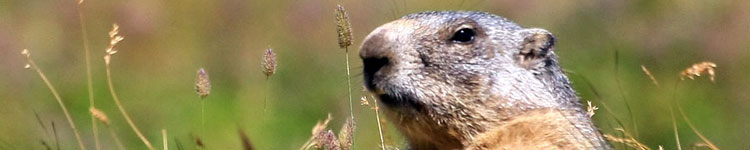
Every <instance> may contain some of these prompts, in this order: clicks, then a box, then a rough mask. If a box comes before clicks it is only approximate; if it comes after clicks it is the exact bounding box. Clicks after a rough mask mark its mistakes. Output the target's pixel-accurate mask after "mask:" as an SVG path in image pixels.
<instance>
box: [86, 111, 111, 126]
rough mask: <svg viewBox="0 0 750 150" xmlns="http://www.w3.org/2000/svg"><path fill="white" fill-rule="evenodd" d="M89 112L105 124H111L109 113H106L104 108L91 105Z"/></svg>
mask: <svg viewBox="0 0 750 150" xmlns="http://www.w3.org/2000/svg"><path fill="white" fill-rule="evenodd" d="M89 113H91V116H94V118H96V120H99V121H101V122H102V123H104V125H107V126H109V117H107V114H104V112H102V110H99V109H96V108H94V107H91V108H89Z"/></svg>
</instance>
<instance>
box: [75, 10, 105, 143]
mask: <svg viewBox="0 0 750 150" xmlns="http://www.w3.org/2000/svg"><path fill="white" fill-rule="evenodd" d="M81 5H83V0H79V1H78V5H76V6H77V7H76V9H77V11H78V24H79V25H80V27H81V38H82V41H83V51H84V54H85V58H84V59H85V60H86V83H87V85H86V86H87V87H88V94H89V109H91V108H94V107H95V106H94V88H93V86H94V85H93V81H92V79H91V59H90V52H89V38H88V31H87V30H86V24H85V21H84V18H83V11H82V9H83V8H82V6H81ZM91 131H92V133H93V134H94V144H95V146H96V150H100V149H102V145H101V144H100V143H99V128H98V127H97V124H96V119H95V118H94V116H91Z"/></svg>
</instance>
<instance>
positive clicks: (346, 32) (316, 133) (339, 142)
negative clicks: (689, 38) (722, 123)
mask: <svg viewBox="0 0 750 150" xmlns="http://www.w3.org/2000/svg"><path fill="white" fill-rule="evenodd" d="M81 5H82V4H81V3H79V5H78V13H79V23H80V27H81V32H82V36H83V37H82V39H83V45H84V53H85V63H86V75H87V76H86V77H87V87H88V97H89V105H90V109H96V106H95V105H94V104H95V103H94V102H95V100H94V94H93V93H94V88H93V81H92V77H91V76H92V74H91V72H92V70H91V69H92V68H91V66H90V63H91V62H90V59H89V58H90V52H89V45H90V44H89V41H88V37H87V34H88V33H87V31H86V29H87V27H86V25H85V24H84V16H83V14H82V6H81ZM336 21H337V23H336V25H337V31H338V34H339V37H338V39H339V46H340V47H341V48H342V49H344V50H345V56H346V57H345V58H346V70H347V73H346V76H347V77H346V78H347V89H348V100H349V113H350V116H351V118H350V119H346V123H345V124H344V125H343V127H342V129H341V131H339V133H338V136H336V135H335V134H333V132H332V130H330V129H327V128H328V127H327V125H328V122H329V121H330V118H329V119H327V120H326V121H323V123H319V124H318V125H316V126H315V127H314V128H313V132H312V136H311V137H310V140H308V142H307V143H306V144H304V145H303V146H302V148H301V149H313V148H323V147H327V148H342V149H344V147H351V145H352V144H353V143H354V141H353V132H354V131H355V129H354V126H356V125H355V123H354V120H355V118H354V107H353V104H352V86H351V70H350V69H351V67H350V60H349V59H350V58H349V55H350V54H349V46H350V45H351V27H350V25H349V21H348V16H347V14H346V11H345V10H344V9H343V7H342V6H341V5H339V6H338V7H337V9H336ZM117 29H118V28H117V26H114V27H113V30H112V31H111V32H110V45H109V47H108V48H107V51H106V52H107V53H106V55H105V62H106V68H105V69H106V70H105V71H106V80H107V85H108V88H109V92H110V94H111V95H112V97H113V100H114V102H115V104H116V106H117V107H118V109H119V110H120V113H121V114H122V115H123V116H124V118H125V120H126V121H127V123H128V125H129V126H130V127H131V129H132V130H133V132H134V133H136V135H137V136H138V137H139V139H140V140H141V141H142V142H143V144H144V145H146V147H148V148H149V149H156V148H155V147H154V146H153V145H152V144H151V143H150V142H149V141H148V139H147V138H146V137H145V136H144V135H143V133H141V131H140V130H139V129H138V128H137V127H136V125H135V123H134V122H133V121H132V119H131V118H130V116H129V115H128V113H127V112H126V111H125V107H124V106H123V105H122V104H121V102H120V100H119V97H118V96H117V93H116V92H115V89H114V85H113V81H112V77H111V76H112V75H111V72H110V70H111V68H110V66H109V64H110V59H111V56H112V55H113V54H115V53H117V51H116V50H115V49H114V47H115V45H116V44H117V43H119V42H120V41H121V40H122V39H123V38H122V37H121V36H119V35H118V34H117V32H118V30H117ZM269 53H271V54H273V52H272V50H271V49H270V48H269V49H268V51H267V53H266V55H269ZM24 55H25V56H26V58H27V62H28V68H32V69H34V70H35V71H36V72H37V73H38V74H39V76H40V78H41V79H42V81H44V83H45V84H46V85H47V88H48V89H49V90H50V91H51V93H52V94H53V95H54V97H55V99H56V100H57V102H58V104H59V105H60V108H61V109H62V110H63V113H64V114H65V116H66V119H67V121H68V123H69V124H70V126H71V130H73V133H75V137H76V140H77V142H78V145H79V147H80V149H86V147H85V144H84V143H85V141H82V140H81V139H82V137H81V135H80V134H79V131H78V130H77V128H76V126H75V124H74V122H73V120H72V117H71V116H70V114H69V112H68V110H67V108H66V106H65V104H64V103H63V101H62V98H61V96H60V95H59V93H58V92H57V90H56V89H55V87H54V86H52V84H51V83H50V81H49V79H47V77H46V76H45V74H44V73H43V72H42V70H41V69H39V68H38V66H37V65H36V64H35V63H34V62H33V61H32V60H31V58H30V54H29V52H28V51H27V50H24ZM615 57H617V56H615ZM270 58H271V57H269V56H265V57H264V60H266V61H264V62H263V66H264V73H265V74H266V89H265V93H266V95H268V93H270V89H269V88H268V85H269V84H270V82H269V81H268V79H269V78H270V76H271V75H273V74H274V73H275V69H276V66H275V64H276V62H275V61H276V60H275V59H276V58H275V54H273V57H272V58H273V61H268V60H269V59H270ZM616 60H617V59H616ZM271 62H272V63H271ZM269 64H273V67H267V66H268V65H269ZM617 66H618V65H617V63H616V65H615V68H616V69H615V70H616V73H615V75H616V77H615V78H618V79H617V84H618V85H617V88H618V89H619V91H620V95H621V96H622V98H623V100H624V102H625V105H629V104H627V103H628V102H627V99H626V97H625V94H624V93H622V91H623V90H624V89H623V87H622V85H620V82H621V81H619V77H618V76H617V75H618V74H619V73H618V72H617V70H618V69H617ZM715 66H716V65H715V64H713V63H710V62H701V63H697V64H696V65H694V66H692V67H690V68H688V69H686V70H685V71H683V72H681V73H680V75H681V76H680V78H682V79H684V78H690V79H694V78H695V77H696V76H700V75H702V74H708V75H709V76H710V79H711V81H713V80H714V76H715V72H714V70H713V67H715ZM269 68H272V69H269ZM641 68H642V69H643V71H644V73H645V74H646V75H647V76H649V78H650V79H651V80H652V82H653V84H654V85H656V86H657V87H659V82H658V81H657V80H656V79H655V78H654V76H653V75H652V74H651V73H650V71H648V69H647V68H646V67H645V66H643V65H642V66H641ZM268 70H273V71H268ZM268 72H271V73H268ZM198 74H199V76H200V71H199V73H198ZM198 78H199V80H200V77H198ZM206 80H207V77H206ZM584 80H585V79H584ZM586 82H588V81H586ZM678 83H679V82H678ZM587 84H589V85H590V83H587ZM589 87H591V88H592V90H595V88H593V87H592V86H589ZM677 87H678V86H675V95H676V94H677V93H676V92H677ZM199 91H200V90H199ZM198 93H199V94H200V93H201V92H198ZM595 93H596V92H595ZM205 95H208V94H205ZM596 95H597V97H598V96H599V95H598V94H596ZM203 98H205V96H201V128H202V129H201V130H202V131H201V132H202V133H201V134H202V135H203V136H205V113H204V106H203V100H204V99H203ZM371 98H372V99H373V100H374V103H375V104H374V105H373V106H372V109H373V110H374V111H375V119H376V122H377V128H378V131H377V132H378V134H379V140H380V143H379V146H380V148H381V149H383V150H385V149H386V148H387V146H386V144H385V140H384V133H383V127H382V126H381V118H380V115H379V114H380V112H379V108H378V106H377V103H378V102H377V99H376V98H374V97H372V96H371ZM363 99H365V98H364V97H363ZM598 99H600V100H599V102H600V103H601V104H600V106H602V107H603V108H604V110H605V111H607V112H608V113H609V115H611V117H612V118H614V120H615V121H616V122H617V124H619V126H620V127H623V128H624V123H623V121H621V120H620V119H618V118H617V117H616V116H615V114H616V113H614V112H613V111H612V110H611V108H610V107H609V106H608V105H607V104H606V103H605V102H604V101H601V99H602V98H601V97H599V98H598ZM674 99H675V100H674V103H673V104H670V105H669V108H670V109H669V111H670V115H671V117H672V128H673V129H674V134H675V142H676V145H677V148H678V149H682V146H681V145H682V144H681V141H680V134H679V133H678V130H677V125H678V120H677V119H676V118H675V116H674V115H675V112H674V110H673V106H676V107H677V112H678V113H677V114H678V115H680V116H679V117H680V118H682V120H683V121H684V122H685V123H686V124H687V125H688V127H689V128H690V129H691V130H692V131H693V133H694V134H696V135H697V136H698V137H699V138H700V139H701V141H702V142H703V143H705V146H706V147H708V148H710V149H719V148H718V146H716V145H715V144H714V143H713V142H711V141H710V140H709V138H708V137H706V136H705V135H703V134H702V133H701V132H700V131H699V130H698V129H697V128H696V127H695V125H694V124H693V122H692V121H690V119H689V118H688V116H687V115H686V114H685V112H684V110H683V109H682V107H681V105H679V103H678V102H677V99H676V98H674ZM266 101H267V97H266V98H264V102H263V103H264V104H263V111H264V112H265V111H266V105H267V104H266V103H267V102H266ZM363 101H366V99H365V100H363ZM588 106H590V107H591V108H589V109H588V110H591V115H593V114H594V113H593V111H594V110H595V109H593V107H594V106H593V105H591V104H590V103H589V105H588ZM628 113H630V114H629V116H630V117H631V123H632V124H633V125H632V127H631V129H633V131H634V133H633V134H631V133H628V132H627V131H626V130H625V129H618V128H616V129H615V130H616V131H618V133H616V134H621V135H622V136H613V135H605V136H606V138H607V139H609V140H610V141H612V142H616V143H623V144H625V145H627V146H630V147H633V148H635V149H651V148H649V147H648V146H646V145H645V144H643V143H641V142H639V141H638V140H637V138H638V133H639V132H638V128H637V126H636V125H635V124H636V123H635V121H636V118H634V116H633V114H632V110H630V109H628ZM91 118H92V132H93V141H94V144H95V146H96V149H102V145H101V143H100V139H99V133H98V132H99V131H98V127H97V123H96V120H99V121H100V122H102V123H103V124H104V125H105V127H106V128H107V129H108V131H109V134H110V135H111V136H112V139H113V140H114V141H115V143H116V145H117V147H118V148H119V149H126V147H125V146H124V145H123V144H122V142H121V141H120V139H119V138H118V136H117V134H116V133H117V132H116V131H115V129H114V128H112V127H110V126H109V123H104V122H105V121H103V120H108V119H101V117H97V115H96V113H94V112H92V113H91ZM40 124H41V125H42V127H43V128H45V127H44V123H42V122H41V120H40ZM52 124H53V125H52V130H53V133H54V136H53V137H54V138H55V143H56V144H54V145H55V147H59V146H60V144H57V139H58V134H57V128H56V127H55V125H54V123H52ZM349 126H351V127H349ZM349 129H351V131H347V130H349ZM170 131H173V130H170ZM238 133H239V135H240V139H241V140H240V141H241V142H242V144H243V147H244V148H245V149H252V146H251V144H250V142H251V141H250V139H249V137H248V136H247V135H245V134H244V131H239V132H238ZM45 134H46V129H45ZM172 134H174V133H172ZM332 135H333V136H332ZM632 135H635V136H632ZM161 136H162V146H163V147H162V149H165V150H166V149H168V147H169V142H168V135H167V129H166V128H164V129H162V130H161ZM349 138H351V140H349V141H347V140H346V139H349ZM63 139H64V138H63ZM175 139H176V138H175ZM203 139H204V140H205V138H203ZM347 143H349V144H347ZM172 144H174V145H177V146H178V149H181V148H179V147H181V146H180V144H179V142H178V141H177V140H175V142H173V143H172ZM43 145H44V146H46V147H48V148H51V147H53V146H51V144H50V143H46V142H43ZM660 147H661V146H660ZM58 149H59V148H58Z"/></svg>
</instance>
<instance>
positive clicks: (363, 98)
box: [359, 96, 370, 106]
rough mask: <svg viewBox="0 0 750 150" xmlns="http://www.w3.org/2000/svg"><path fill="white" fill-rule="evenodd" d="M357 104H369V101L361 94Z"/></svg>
mask: <svg viewBox="0 0 750 150" xmlns="http://www.w3.org/2000/svg"><path fill="white" fill-rule="evenodd" d="M359 105H362V106H370V102H368V101H367V97H365V96H362V98H360V99H359Z"/></svg>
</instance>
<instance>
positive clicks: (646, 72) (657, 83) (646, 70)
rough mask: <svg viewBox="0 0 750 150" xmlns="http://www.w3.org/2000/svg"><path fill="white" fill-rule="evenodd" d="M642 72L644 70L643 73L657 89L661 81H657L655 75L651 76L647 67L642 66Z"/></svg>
mask: <svg viewBox="0 0 750 150" xmlns="http://www.w3.org/2000/svg"><path fill="white" fill-rule="evenodd" d="M641 70H643V73H645V74H646V75H647V76H648V78H650V79H651V82H652V83H654V85H656V86H657V87H658V86H659V81H656V78H655V77H654V75H651V71H648V68H646V66H643V65H641Z"/></svg>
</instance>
